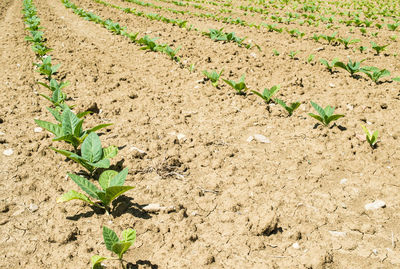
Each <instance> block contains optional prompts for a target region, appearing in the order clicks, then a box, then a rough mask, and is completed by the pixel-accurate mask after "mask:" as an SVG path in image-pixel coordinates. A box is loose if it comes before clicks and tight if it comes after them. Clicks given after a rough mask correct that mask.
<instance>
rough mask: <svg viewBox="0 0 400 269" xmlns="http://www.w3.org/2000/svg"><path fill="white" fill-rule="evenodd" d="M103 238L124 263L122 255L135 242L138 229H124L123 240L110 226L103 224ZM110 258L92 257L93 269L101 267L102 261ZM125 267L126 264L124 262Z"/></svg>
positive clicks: (108, 247)
mask: <svg viewBox="0 0 400 269" xmlns="http://www.w3.org/2000/svg"><path fill="white" fill-rule="evenodd" d="M103 239H104V243H105V245H106V248H107V249H108V250H109V251H111V252H114V253H115V254H117V255H118V259H119V260H120V261H121V263H122V257H123V255H124V254H125V252H126V251H128V249H129V248H130V247H131V246H132V245H133V244H134V243H135V241H136V231H135V230H133V229H126V230H124V231H122V240H120V239H119V238H118V236H117V234H116V233H115V232H114V231H113V230H111V229H110V228H107V227H106V226H103ZM107 259H109V258H107V257H102V256H99V255H94V256H92V258H91V261H92V269H101V268H102V266H101V262H103V261H105V260H107ZM122 266H123V268H125V267H124V265H123V264H122Z"/></svg>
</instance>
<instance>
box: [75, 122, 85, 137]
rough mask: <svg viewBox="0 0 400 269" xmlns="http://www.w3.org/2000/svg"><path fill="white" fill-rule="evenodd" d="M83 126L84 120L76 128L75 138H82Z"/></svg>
mask: <svg viewBox="0 0 400 269" xmlns="http://www.w3.org/2000/svg"><path fill="white" fill-rule="evenodd" d="M82 124H83V120H80V121H79V122H78V124H77V125H76V126H75V130H74V136H75V137H80V136H81V135H82Z"/></svg>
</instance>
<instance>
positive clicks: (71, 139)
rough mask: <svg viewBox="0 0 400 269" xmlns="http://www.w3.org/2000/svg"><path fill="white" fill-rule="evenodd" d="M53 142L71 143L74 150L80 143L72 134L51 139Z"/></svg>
mask: <svg viewBox="0 0 400 269" xmlns="http://www.w3.org/2000/svg"><path fill="white" fill-rule="evenodd" d="M53 141H65V142H69V143H71V144H72V145H73V146H74V147H75V148H77V147H78V146H79V144H80V141H79V139H78V138H77V137H75V136H74V135H73V134H68V135H64V136H59V137H56V138H54V139H53Z"/></svg>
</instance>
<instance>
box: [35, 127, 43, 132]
mask: <svg viewBox="0 0 400 269" xmlns="http://www.w3.org/2000/svg"><path fill="white" fill-rule="evenodd" d="M33 131H34V132H35V133H41V132H42V131H43V129H42V128H41V127H35V129H33Z"/></svg>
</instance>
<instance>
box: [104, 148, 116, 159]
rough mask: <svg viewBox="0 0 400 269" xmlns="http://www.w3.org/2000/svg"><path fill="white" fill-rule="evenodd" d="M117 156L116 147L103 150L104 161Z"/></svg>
mask: <svg viewBox="0 0 400 269" xmlns="http://www.w3.org/2000/svg"><path fill="white" fill-rule="evenodd" d="M117 154H118V148H117V147H116V146H109V147H106V148H103V158H104V159H111V158H114V157H115V156H117Z"/></svg>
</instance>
